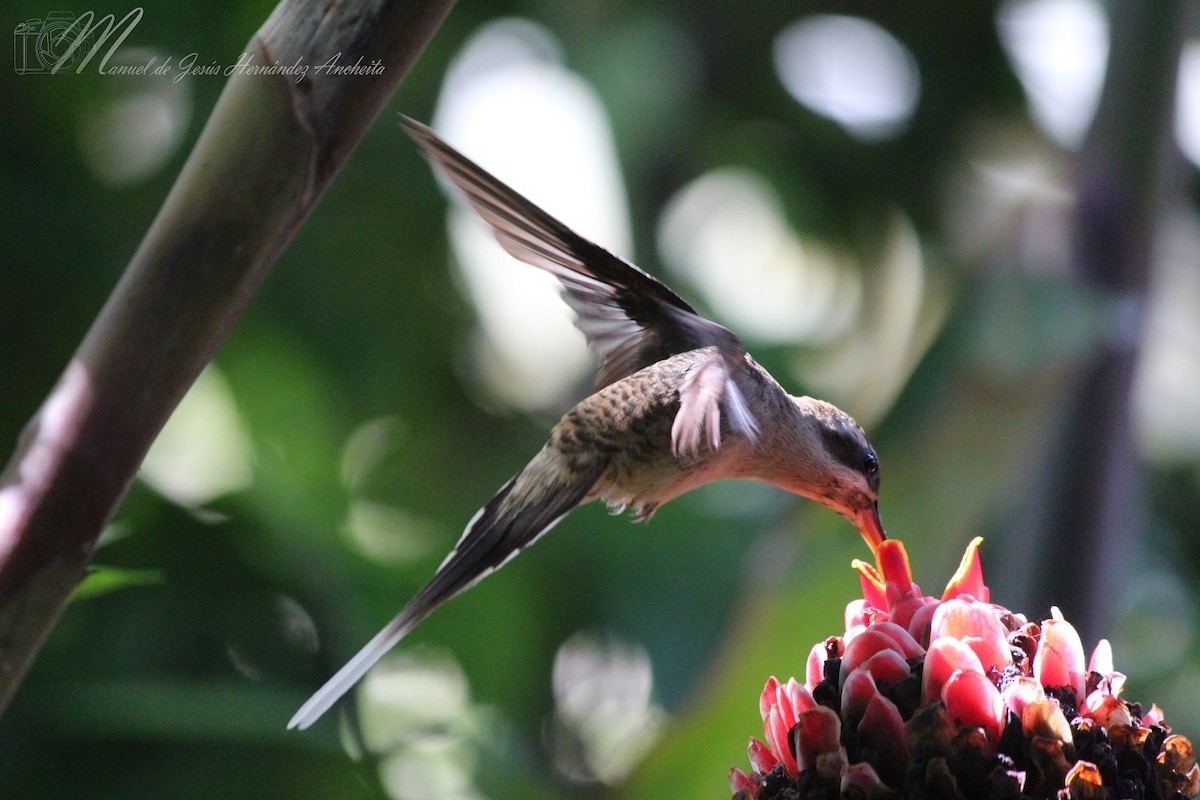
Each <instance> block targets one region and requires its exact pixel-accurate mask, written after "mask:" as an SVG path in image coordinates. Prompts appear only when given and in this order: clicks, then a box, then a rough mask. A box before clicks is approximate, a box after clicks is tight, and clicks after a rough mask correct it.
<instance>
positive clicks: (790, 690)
mask: <svg viewBox="0 0 1200 800" xmlns="http://www.w3.org/2000/svg"><path fill="white" fill-rule="evenodd" d="M780 691H781V693H782V696H783V697H784V698H785V700H786V702H787V704H788V708H789V710H790V711H791V719H792V724H793V725H794V724H796V720H797V719H798V718H799V717H800V714H801V713H803V712H805V711H808V710H809V709H810V708H812V707H813V706H815V705H816V704H817V701H816V700H813V696H812V692H810V691H809V690H808V687H807V686H805V685H804V684H802V683H797V682H796V679H795V678H788V682H787V685H786V686H783V687H781V689H780Z"/></svg>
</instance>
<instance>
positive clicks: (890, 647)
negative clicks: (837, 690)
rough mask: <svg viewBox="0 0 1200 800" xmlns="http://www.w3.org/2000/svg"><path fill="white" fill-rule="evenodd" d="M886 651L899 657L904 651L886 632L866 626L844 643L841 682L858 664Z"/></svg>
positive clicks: (843, 681) (902, 655)
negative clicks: (844, 651) (844, 650)
mask: <svg viewBox="0 0 1200 800" xmlns="http://www.w3.org/2000/svg"><path fill="white" fill-rule="evenodd" d="M886 651H891V652H894V653H897V654H898V655H899V656H900V657H901V658H903V657H904V653H903V652H902V651H901V650H900V646H899V645H898V644H896V642H895V640H893V639H892V638H891V637H890V636H888V635H887V634H885V633H882V632H880V631H878V630H876V629H875V628H874V627H870V628H867V629H866V630H865V631H863V632H862V633H860V634H859V635H857V636H855V637H854V638H853V639H851V640H850V641H848V642H847V643H846V653H845V655H843V656H842V683H843V684H845V682H846V676H847V675H849V674H850V673H852V672H853V671H854V670H855V669H857V668H858V665H859V664H861V663H863V662H864V661H866V660H867V659H868V658H870V657H871V656H873V655H875V654H876V653H882V652H886Z"/></svg>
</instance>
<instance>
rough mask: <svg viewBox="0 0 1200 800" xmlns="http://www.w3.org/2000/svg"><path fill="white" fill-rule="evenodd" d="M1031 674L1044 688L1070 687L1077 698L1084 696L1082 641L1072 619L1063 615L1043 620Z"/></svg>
mask: <svg viewBox="0 0 1200 800" xmlns="http://www.w3.org/2000/svg"><path fill="white" fill-rule="evenodd" d="M1056 610H1057V609H1056ZM1033 677H1035V678H1037V679H1038V681H1039V682H1041V684H1042V686H1045V687H1047V688H1051V687H1059V686H1067V687H1070V688H1071V689H1073V690H1074V691H1075V700H1076V702H1079V700H1080V699H1081V698H1083V696H1084V695H1083V690H1084V681H1085V678H1086V671H1085V670H1084V665H1083V642H1081V641H1079V634H1078V633H1076V632H1075V627H1074V626H1073V625H1072V624H1071V623H1069V622H1067V621H1066V620H1063V619H1048V620H1045V621H1044V622H1042V637H1041V640H1040V641H1039V642H1038V649H1037V652H1036V653H1034V656H1033Z"/></svg>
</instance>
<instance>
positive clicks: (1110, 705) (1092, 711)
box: [1079, 690, 1133, 731]
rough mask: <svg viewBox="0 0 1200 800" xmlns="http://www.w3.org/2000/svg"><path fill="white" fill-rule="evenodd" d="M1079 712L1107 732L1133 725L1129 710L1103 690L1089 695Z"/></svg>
mask: <svg viewBox="0 0 1200 800" xmlns="http://www.w3.org/2000/svg"><path fill="white" fill-rule="evenodd" d="M1079 711H1080V714H1081V715H1082V716H1085V717H1088V718H1090V719H1094V720H1095V721H1096V722H1098V723H1099V724H1100V726H1101V727H1102V728H1104V730H1106V731H1107V730H1111V729H1112V728H1115V727H1117V726H1121V725H1124V726H1129V725H1132V724H1133V716H1132V715H1131V714H1130V713H1129V708H1128V707H1127V706H1126V705H1125V704H1124V703H1123V702H1121V701H1120V700H1118V699H1117V698H1116V697H1114V696H1113V695H1111V694H1108V693H1106V692H1103V691H1101V690H1096V691H1094V692H1092V693H1091V694H1090V695H1088V698H1087V700H1085V701H1084V702H1083V707H1082V708H1081V709H1079Z"/></svg>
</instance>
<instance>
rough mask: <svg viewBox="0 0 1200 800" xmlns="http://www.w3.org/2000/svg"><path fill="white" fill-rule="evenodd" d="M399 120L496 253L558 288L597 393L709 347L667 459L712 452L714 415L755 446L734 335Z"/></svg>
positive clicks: (742, 354)
mask: <svg viewBox="0 0 1200 800" xmlns="http://www.w3.org/2000/svg"><path fill="white" fill-rule="evenodd" d="M402 120H403V125H404V130H405V131H406V132H407V133H408V135H409V136H411V137H412V138H413V140H414V141H415V142H416V143H417V144H418V145H420V147H421V149H422V150H424V151H425V153H426V155H427V156H428V157H429V159H430V161H431V162H432V163H433V164H434V165H435V166H436V167H437V168H438V169H439V170H440V171H441V172H442V173H443V174H444V175H445V176H446V177H447V178H449V179H450V181H451V182H453V183H454V184H455V185H456V186H458V187H459V188H460V189H462V191H463V192H464V193H465V194H466V197H467V200H468V201H469V202H470V203H471V205H472V206H473V207H474V208H475V210H476V211H477V212H478V213H479V215H480V216H481V217H483V219H484V220H485V221H486V222H487V223H488V224H489V225H491V226H492V229H493V231H494V232H495V234H496V238H497V239H498V240H499V241H500V244H501V246H502V247H504V249H505V250H507V251H508V252H509V254H511V255H512V256H513V257H514V258H517V259H519V260H520V261H524V262H525V263H527V264H531V265H532V266H535V267H539V268H541V269H544V270H546V271H547V272H549V273H551V274H553V275H554V276H555V277H557V278H558V280H559V282H561V283H562V285H563V288H564V298H565V299H566V302H567V304H568V305H570V306H571V308H572V309H574V310H575V313H576V315H577V320H576V323H575V324H576V326H577V327H578V328H579V329H580V330H581V331H583V333H584V335H585V336H586V337H587V341H588V345H589V346H590V347H591V348H592V350H593V351H595V352H596V354H597V356H598V357H599V359H600V367H599V371H598V372H597V375H596V386H597V388H602V387H604V386H607V385H609V384H610V383H613V382H615V381H618V380H620V379H621V378H624V377H626V376H628V375H632V374H633V373H634V372H637V371H638V370H639V369H642V368H643V367H646V366H649V365H650V364H654V363H657V362H659V361H662V360H663V359H666V358H669V357H670V356H673V355H676V354H678V353H684V352H688V351H691V350H698V349H701V348H706V347H712V348H715V350H714V351H713V356H712V357H711V358H710V359H708V360H706V361H705V363H704V364H703V365H702V367H703V369H702V370H697V372H698V373H699V374H697V375H696V376H695V377H694V378H693V379H692V380H689V381H688V382H686V383H685V385H684V388H683V391H682V392H681V395H682V396H681V401H682V403H681V409H680V413H679V416H678V417H677V418H676V421H675V426H674V429H673V431H672V443H673V446H674V449H675V452H676V454H677V455H693V454H695V453H696V452H697V451H698V449H699V445H700V443H701V442H708V443H709V444H710V445H711V446H712V447H713V449H716V448H717V447H718V446H719V435H720V434H719V424H718V423H719V415H720V411H721V409H722V408H724V410H725V412H726V415H727V418H728V420H729V423H730V425H731V426H732V427H733V428H734V429H735V430H739V431H741V432H742V433H743V434H745V435H746V436H748V437H750V438H754V437H755V435H756V434H757V431H758V427H757V424H756V423H755V421H754V418H753V416H752V415H751V414H750V412H749V410H748V408H747V406H746V401H745V398H744V397H743V396H742V393H741V391H740V390H739V389H738V382H739V380H740V379H742V378H744V377H745V373H746V369H747V366H746V349H745V348H744V347H743V346H742V343H741V341H740V340H739V339H738V338H737V336H735V335H734V334H733V333H731V332H730V331H729V330H727V329H726V328H724V327H722V326H720V325H718V324H717V323H715V322H712V321H710V320H707V319H705V318H704V317H701V316H700V315H699V314H697V313H696V311H695V309H693V308H692V307H691V306H690V305H688V304H687V303H686V302H685V301H684V300H683V299H681V298H680V297H679V295H677V294H675V293H674V292H673V291H671V290H670V289H668V288H667V287H666V286H665V285H664V284H663V283H662V282H661V281H659V280H657V279H656V278H654V277H652V276H651V275H649V274H647V273H646V272H644V271H642V270H641V269H639V268H638V267H637V266H635V265H633V264H631V263H629V262H628V261H626V260H624V259H623V258H620V257H618V256H615V255H613V254H612V253H610V252H608V251H607V250H605V249H604V248H603V247H600V246H599V245H597V244H595V243H593V242H590V241H588V240H587V239H584V238H583V237H582V236H580V235H579V234H577V233H575V232H574V231H572V230H571V229H570V228H568V227H567V226H566V225H564V224H563V223H561V222H559V221H558V220H557V219H555V218H554V217H552V216H550V215H549V214H548V213H546V212H545V211H543V210H542V209H541V208H539V207H538V206H536V205H534V204H533V203H531V202H530V201H529V200H527V199H526V198H525V197H523V196H522V195H520V194H518V193H517V192H515V191H513V190H512V189H511V188H509V187H508V186H506V185H505V184H504V183H502V182H500V181H499V180H497V179H496V178H494V177H493V176H492V175H491V174H489V173H488V172H487V171H485V170H484V169H482V168H481V167H479V166H478V165H477V164H475V163H474V162H473V161H471V160H470V159H468V158H467V157H466V156H464V155H462V154H461V153H459V152H458V151H457V150H455V149H454V148H453V147H451V146H450V145H448V144H446V143H445V142H444V141H442V140H441V139H440V138H439V137H438V136H437V134H435V133H434V132H433V131H432V130H430V129H429V128H428V127H426V126H425V125H422V124H421V123H419V122H416V121H415V120H412V119H409V118H408V117H402ZM701 378H703V379H702V380H701Z"/></svg>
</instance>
